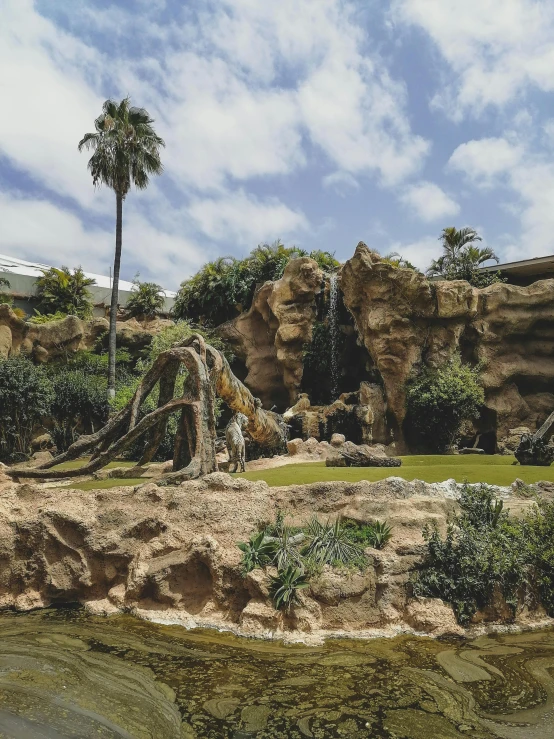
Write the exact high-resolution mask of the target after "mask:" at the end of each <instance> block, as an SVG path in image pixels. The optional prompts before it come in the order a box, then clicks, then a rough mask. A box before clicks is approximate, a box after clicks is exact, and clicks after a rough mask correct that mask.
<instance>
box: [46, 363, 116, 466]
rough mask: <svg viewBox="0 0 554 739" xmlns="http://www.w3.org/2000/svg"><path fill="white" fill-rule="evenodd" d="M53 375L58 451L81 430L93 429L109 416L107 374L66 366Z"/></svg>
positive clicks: (53, 432) (52, 411)
mask: <svg viewBox="0 0 554 739" xmlns="http://www.w3.org/2000/svg"><path fill="white" fill-rule="evenodd" d="M51 379H52V389H53V399H52V404H51V407H50V414H49V415H50V417H51V418H52V421H53V428H52V430H51V436H52V440H53V442H54V444H55V445H56V447H57V448H58V451H59V452H64V451H65V450H66V449H67V448H68V447H69V446H71V444H73V442H74V441H76V440H77V438H78V437H79V436H80V435H81V434H90V433H94V432H95V431H96V430H97V429H98V428H100V427H102V426H103V425H104V424H105V423H106V421H107V420H108V411H109V405H108V402H107V399H106V378H105V376H104V377H98V376H95V375H93V374H89V373H88V372H84V371H83V369H69V370H68V369H67V368H64V369H63V370H62V371H58V372H56V373H55V374H53V375H52V378H51Z"/></svg>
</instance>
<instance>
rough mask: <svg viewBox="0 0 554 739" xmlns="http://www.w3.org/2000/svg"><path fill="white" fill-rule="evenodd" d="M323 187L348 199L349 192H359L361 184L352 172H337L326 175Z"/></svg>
mask: <svg viewBox="0 0 554 739" xmlns="http://www.w3.org/2000/svg"><path fill="white" fill-rule="evenodd" d="M321 183H322V185H323V187H325V188H329V189H333V190H334V191H335V192H336V193H337V194H338V195H340V196H341V197H346V195H347V193H348V191H349V190H358V189H359V187H360V183H359V182H358V180H357V179H356V178H355V177H353V176H352V175H351V174H350V172H342V171H341V170H337V171H336V172H332V173H331V174H328V175H325V177H324V178H323V179H322V181H321Z"/></svg>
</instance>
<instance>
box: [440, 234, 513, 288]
mask: <svg viewBox="0 0 554 739" xmlns="http://www.w3.org/2000/svg"><path fill="white" fill-rule="evenodd" d="M439 240H440V241H441V242H442V250H443V253H442V255H441V256H440V257H439V258H438V259H433V261H432V262H431V264H430V266H429V269H428V270H427V275H428V276H429V277H439V278H442V279H443V280H467V281H468V282H469V283H471V284H472V285H475V286H476V287H486V286H487V285H490V284H492V283H493V282H500V281H502V278H501V277H500V275H499V273H498V272H497V273H492V274H491V273H486V272H485V273H481V272H479V268H480V267H482V266H483V264H484V263H485V262H488V261H491V260H494V261H495V262H498V261H499V260H498V257H497V256H496V254H495V253H494V251H493V250H492V249H490V248H489V247H484V248H481V247H478V246H476V244H475V242H476V241H482V239H481V237H480V236H479V234H478V233H477V231H475V229H473V228H462V229H460V230H458V229H456V228H454V227H453V226H451V227H449V228H444V229H443V231H442V234H441V235H440V238H439Z"/></svg>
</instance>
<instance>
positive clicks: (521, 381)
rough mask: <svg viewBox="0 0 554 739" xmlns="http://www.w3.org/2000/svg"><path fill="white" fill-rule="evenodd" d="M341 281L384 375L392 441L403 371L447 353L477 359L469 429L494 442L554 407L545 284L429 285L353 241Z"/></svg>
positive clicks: (399, 420) (553, 291) (552, 310)
mask: <svg viewBox="0 0 554 739" xmlns="http://www.w3.org/2000/svg"><path fill="white" fill-rule="evenodd" d="M340 286H341V290H342V292H343V297H344V303H345V305H346V306H347V308H348V309H349V311H350V312H351V314H352V316H353V317H354V320H355V324H356V329H357V331H358V335H359V337H360V340H362V341H363V343H364V345H365V347H366V348H367V350H368V352H369V353H370V355H371V357H372V359H373V361H374V363H375V366H376V367H377V369H378V371H379V373H380V375H381V378H382V380H383V386H384V390H385V397H386V403H387V409H388V412H389V414H390V421H391V424H392V426H393V431H394V432H395V435H396V438H397V439H402V431H403V429H402V425H403V421H404V416H405V408H404V402H405V390H404V388H405V383H406V380H407V379H408V377H409V376H410V373H411V372H412V371H413V370H414V369H415V368H416V367H418V366H420V365H421V364H427V365H428V366H433V365H436V364H439V363H442V362H444V361H445V360H446V359H448V358H449V357H451V356H452V355H453V353H455V352H461V354H462V357H463V358H464V359H466V360H471V361H474V362H480V363H481V365H482V368H483V369H482V382H483V386H484V389H485V412H484V413H483V414H482V417H481V419H480V421H479V423H478V427H477V429H476V431H477V432H479V433H481V434H482V435H484V434H491V435H492V436H493V437H494V442H495V440H496V438H497V436H498V437H502V436H506V435H507V433H508V431H509V429H510V428H515V427H518V426H522V425H525V426H529V427H531V428H537V426H538V425H540V423H542V422H543V421H544V419H545V418H546V417H547V416H548V415H549V413H550V412H551V411H552V409H553V408H554V280H541V281H539V282H536V283H534V284H532V285H530V286H528V287H518V286H514V285H505V284H495V285H491V286H490V287H487V288H484V289H481V290H478V289H476V288H474V287H472V286H471V285H469V283H467V282H465V281H462V280H457V281H451V282H447V281H432V282H431V281H429V280H427V279H426V278H425V277H424V276H423V275H422V274H420V273H418V272H415V271H413V270H410V269H403V268H397V267H395V266H393V265H391V264H390V263H388V262H386V261H383V259H382V258H381V257H380V255H379V254H377V253H376V252H373V251H371V250H370V249H369V248H368V247H367V246H366V245H365V244H363V243H360V244H358V246H357V248H356V252H355V254H354V256H353V257H352V258H351V259H349V260H348V261H347V262H346V263H345V265H344V267H343V268H342V270H341V274H340ZM480 445H481V443H480ZM493 446H494V443H493ZM491 451H492V449H491Z"/></svg>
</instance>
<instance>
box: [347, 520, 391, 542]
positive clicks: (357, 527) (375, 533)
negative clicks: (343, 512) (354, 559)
mask: <svg viewBox="0 0 554 739" xmlns="http://www.w3.org/2000/svg"><path fill="white" fill-rule="evenodd" d="M344 528H345V531H346V533H347V535H348V537H349V538H350V540H351V541H354V542H355V543H357V544H360V545H361V546H363V547H373V548H374V549H382V548H383V547H384V546H385V545H386V544H387V542H389V541H390V539H391V537H392V528H391V527H390V526H389V525H388V524H387V522H386V521H370V522H369V523H361V524H360V523H357V522H356V521H345V522H344Z"/></svg>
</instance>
